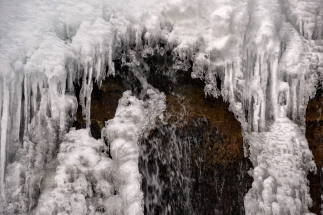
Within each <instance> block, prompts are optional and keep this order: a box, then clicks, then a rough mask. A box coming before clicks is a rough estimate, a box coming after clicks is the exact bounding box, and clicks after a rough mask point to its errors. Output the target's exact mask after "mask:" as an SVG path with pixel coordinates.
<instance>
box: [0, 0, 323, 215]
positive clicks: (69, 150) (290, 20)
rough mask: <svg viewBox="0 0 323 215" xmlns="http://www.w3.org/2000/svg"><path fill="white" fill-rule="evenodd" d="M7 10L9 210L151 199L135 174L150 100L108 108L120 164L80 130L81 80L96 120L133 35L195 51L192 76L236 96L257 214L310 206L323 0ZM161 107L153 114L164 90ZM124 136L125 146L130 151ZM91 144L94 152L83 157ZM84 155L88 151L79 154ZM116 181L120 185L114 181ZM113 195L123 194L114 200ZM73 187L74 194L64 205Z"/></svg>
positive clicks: (3, 171) (4, 158)
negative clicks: (105, 86) (308, 126)
mask: <svg viewBox="0 0 323 215" xmlns="http://www.w3.org/2000/svg"><path fill="white" fill-rule="evenodd" d="M0 20H1V26H0V38H1V39H0V64H1V72H0V107H1V108H0V120H1V122H0V132H1V133H0V145H1V147H0V192H1V201H0V202H1V205H0V208H1V209H0V213H3V214H28V213H34V212H35V213H39V214H42V213H43V212H42V209H41V208H40V207H41V205H45V206H44V207H47V206H48V207H49V206H50V208H52V214H82V213H81V212H80V210H81V211H84V210H85V209H84V210H83V209H82V208H83V207H85V205H86V207H87V209H86V211H87V212H86V214H96V213H99V212H103V211H102V210H103V209H102V210H101V211H100V209H99V208H100V207H101V206H102V208H104V210H107V211H114V212H113V213H116V214H121V213H123V214H142V213H143V211H142V209H141V204H142V203H141V201H142V196H141V195H142V194H141V193H140V192H139V187H138V186H139V184H138V183H139V181H140V180H137V181H136V183H137V182H138V183H137V184H133V185H131V184H129V183H128V182H129V181H127V180H128V179H129V178H131V177H134V178H140V176H139V175H138V171H137V166H136V165H137V164H138V163H137V158H138V156H139V155H138V153H137V152H136V150H137V147H138V146H137V145H136V140H137V139H138V136H137V135H139V134H140V133H141V132H143V130H145V129H144V127H145V126H146V125H147V123H143V119H142V117H144V116H143V115H145V113H146V112H145V111H146V110H147V107H145V105H144V104H143V103H141V102H140V101H139V100H138V101H137V100H136V99H135V98H133V97H131V96H130V95H129V93H126V94H125V95H124V98H123V99H121V101H120V107H119V108H120V109H121V108H122V107H123V108H124V111H125V112H126V113H128V112H127V111H126V110H128V109H127V108H130V107H132V106H131V105H130V106H129V107H128V106H127V105H125V104H123V101H125V100H126V99H130V100H133V101H131V102H130V103H131V104H134V106H136V104H138V105H137V106H138V108H137V109H135V108H134V109H133V110H131V111H130V110H129V115H123V113H120V112H118V113H117V114H116V118H115V119H114V120H113V122H110V124H109V122H108V125H107V127H106V129H105V132H106V133H105V134H106V137H107V138H108V142H109V143H110V144H111V153H112V157H113V156H115V157H118V159H119V158H120V160H118V159H117V160H118V162H117V161H116V162H115V163H114V164H112V163H113V162H114V161H113V160H112V161H111V159H110V158H107V157H104V156H103V155H100V150H101V149H102V147H103V148H104V147H105V146H104V144H103V142H100V141H95V140H93V139H91V138H90V137H84V141H83V140H82V137H81V134H83V132H82V131H74V130H71V131H70V132H68V131H69V130H70V127H71V125H72V123H73V121H74V119H75V113H76V108H77V99H76V97H75V95H74V83H77V82H78V83H79V84H81V85H82V89H81V93H80V97H79V100H80V105H82V110H83V115H84V117H85V119H86V120H87V126H88V127H89V125H90V104H91V92H92V87H93V82H96V83H97V84H98V85H100V82H101V81H102V80H103V79H104V78H105V76H106V75H113V74H114V65H113V60H114V59H116V58H118V57H120V56H122V54H123V53H122V51H121V50H125V49H127V48H128V49H130V48H133V49H136V50H139V51H141V54H142V56H143V57H144V56H145V55H147V54H153V53H154V51H156V50H158V51H159V52H160V53H161V54H162V53H163V51H172V54H173V56H174V59H175V62H176V63H175V65H173V68H174V69H179V68H180V69H188V68H189V66H190V63H189V62H190V61H193V62H194V64H193V73H192V77H193V78H200V79H203V80H204V81H205V84H206V85H205V93H207V94H211V95H213V96H215V97H217V96H219V95H222V96H223V97H224V98H225V99H226V100H227V101H228V102H229V103H230V108H231V110H232V111H233V112H234V113H235V115H236V117H237V118H238V119H239V120H240V122H241V124H242V128H243V132H244V137H245V142H246V145H248V146H249V147H248V151H247V150H246V154H247V155H248V156H249V157H250V159H251V161H252V163H253V165H254V169H253V170H252V171H251V174H252V176H253V177H254V183H253V184H252V189H251V190H250V191H249V193H248V194H247V196H246V197H245V209H246V213H247V214H275V215H279V214H307V213H308V211H309V210H308V208H309V206H310V205H311V198H310V196H309V188H308V186H307V179H306V175H307V173H308V171H309V170H312V171H315V169H316V167H315V164H314V162H313V160H312V157H313V156H312V153H311V152H310V151H309V149H308V143H307V141H306V138H305V136H304V130H305V129H304V115H305V110H306V106H307V102H308V100H309V99H310V98H311V97H312V96H313V95H314V93H315V90H316V86H317V84H318V83H319V81H320V77H321V75H322V74H321V72H322V71H323V64H322V57H323V54H322V51H323V40H322V39H323V27H322V26H323V3H322V2H321V1H320V0H315V1H311V2H308V1H305V0H304V1H294V0H281V1H264V0H230V1H227V0H226V1H224V0H212V1H209V0H202V1H201V0H176V1H175V0H165V1H163V2H159V3H157V2H155V1H149V2H148V3H147V2H146V1H134V0H133V1H114V0H106V1H103V0H94V1H69V2H66V1H62V0H54V1H51V2H43V1H40V0H39V1H38V0H35V1H32V2H26V1H22V0H14V1H2V2H0ZM121 48H122V49H121ZM135 59H136V58H135V57H134V59H133V63H135V64H139V63H140V62H136V60H135ZM107 67H108V72H106V68H107ZM170 75H171V74H170ZM217 77H219V78H220V79H221V80H222V86H221V90H219V89H218V88H217V81H216V79H217ZM151 94H154V93H152V92H151ZM154 95H159V94H154ZM160 95H161V94H160ZM157 97H158V96H157ZM160 99H161V97H160ZM162 100H163V99H161V100H160V101H162ZM132 102H133V103H132ZM157 103H158V102H157ZM149 104H150V103H147V104H146V106H147V105H148V106H149ZM137 106H136V107H137ZM158 107H161V108H159V109H158ZM155 108H157V110H158V111H156V113H158V114H156V113H155V112H154V111H153V112H154V113H151V116H154V117H155V116H157V115H160V112H162V110H163V108H164V106H163V103H162V102H160V103H158V105H157V106H156V107H155ZM148 109H149V108H148ZM118 110H119V109H118ZM153 110H155V109H154V108H153ZM146 115H147V114H146ZM154 117H151V118H150V115H149V114H148V115H147V118H146V119H145V120H147V119H149V120H152V121H153V119H154ZM118 120H121V121H119V122H117V121H118ZM145 120H144V121H145ZM123 121H131V123H132V126H133V127H132V128H131V129H133V130H132V131H133V132H134V133H132V134H131V135H133V136H131V135H130V136H131V137H130V136H129V137H128V136H127V135H123V134H122V132H121V133H118V132H117V131H116V130H113V129H114V128H112V127H113V125H114V123H123ZM142 123H143V124H144V125H145V126H143V124H142ZM148 127H149V126H148ZM135 130H138V131H135ZM120 135H121V136H120ZM78 136H80V137H78ZM86 138H88V139H87V140H88V141H85V140H86ZM122 138H123V139H122ZM89 143H91V144H90V145H89ZM130 145H131V146H130ZM128 146H129V148H127V147H128ZM114 147H116V148H114ZM120 147H121V148H122V147H126V148H127V149H126V148H125V149H124V150H125V151H123V152H121V154H119V151H118V150H119V148H120ZM82 148H84V149H86V151H89V152H88V153H90V152H91V153H92V154H93V159H92V158H91V159H84V157H85V156H84V154H83V153H85V152H83V151H82V150H81V149H82ZM246 148H247V147H246ZM128 149H129V150H130V151H127V150H128ZM114 150H115V151H114ZM57 151H58V155H57V154H56V152H57ZM117 151H118V153H117ZM128 152H129V153H130V154H127V153H128ZM114 153H115V154H114ZM122 153H125V154H122ZM73 156H79V157H78V160H77V162H76V161H75V163H74V161H72V160H70V159H72V158H70V157H73ZM119 156H121V157H119ZM124 159H126V160H127V161H125V160H124ZM119 161H120V162H119ZM100 162H101V163H102V165H101V163H100ZM122 162H130V163H129V165H128V164H124V163H122ZM123 165H125V166H123ZM129 166H132V167H131V170H130V169H129V172H127V171H128V170H127V168H128V167H129ZM64 168H65V169H64ZM105 168H111V169H113V171H112V170H111V171H110V172H109V171H108V170H106V169H105ZM129 168H130V167H129ZM132 168H133V169H132ZM132 170H134V172H132ZM122 171H125V172H123V173H120V172H122ZM50 173H53V174H54V175H51V174H50ZM90 173H92V174H90ZM87 174H89V175H93V178H91V179H88V177H90V176H88V177H87ZM58 175H64V177H65V178H64V177H62V178H60V177H58ZM125 175H127V176H125ZM53 177H54V178H55V183H53V180H50V178H53ZM128 177H129V178H128ZM103 178H104V179H103ZM109 180H110V181H109ZM111 180H114V181H113V183H112V182H111ZM91 183H93V184H96V185H95V190H96V191H97V193H98V194H100V193H101V196H99V197H97V198H98V199H96V200H94V195H93V194H91V193H88V191H87V186H89V184H91ZM129 186H131V188H129ZM128 188H129V189H132V190H134V193H135V194H134V195H133V196H132V194H133V193H132V192H128V191H127V189H128ZM114 190H119V191H120V193H119V194H118V195H112V194H113V193H114V192H115V191H114ZM45 193H48V195H50V196H53V198H52V199H51V200H48V199H46V195H45ZM110 195H112V196H115V197H114V198H115V199H118V198H119V199H121V200H113V201H115V202H117V203H115V204H113V206H111V204H112V203H111V204H110V203H109V201H112V200H109V199H110ZM85 197H87V198H88V200H86V201H87V202H86V204H84V201H85V200H84V198H85ZM64 198H67V199H69V200H67V201H66V202H69V204H68V205H67V206H66V207H65V206H62V207H55V205H58V204H59V202H60V201H65V200H64ZM54 200H55V201H56V202H50V201H54ZM38 201H39V204H38ZM93 202H96V203H95V204H98V205H94V203H93ZM98 202H99V203H100V204H99V203H98ZM46 205H47V206H46ZM108 205H110V206H108ZM103 206H104V207H103ZM48 207H47V208H48ZM114 207H115V208H114ZM120 207H121V208H123V209H122V212H120V211H119V212H120V213H119V212H118V210H119V209H120Z"/></svg>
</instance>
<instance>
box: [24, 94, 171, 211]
mask: <svg viewBox="0 0 323 215" xmlns="http://www.w3.org/2000/svg"><path fill="white" fill-rule="evenodd" d="M148 94H149V99H147V100H146V101H145V102H143V101H141V100H138V99H136V98H135V97H133V96H131V92H130V91H126V92H125V93H124V94H123V97H122V98H121V99H120V100H119V106H118V108H117V111H116V114H115V117H114V118H113V119H112V120H109V121H108V122H107V123H106V127H105V128H104V129H103V135H104V140H105V141H104V140H103V139H100V140H95V139H94V138H92V137H90V136H89V130H88V129H82V130H74V129H73V130H71V131H70V132H69V133H67V134H66V135H65V137H64V139H63V142H62V143H61V144H60V147H59V152H58V155H57V160H54V161H53V162H51V163H49V165H47V168H48V171H47V174H46V177H45V178H44V179H43V180H44V183H43V186H44V187H43V188H42V193H41V196H40V199H39V201H38V205H37V207H36V208H35V209H34V210H33V213H34V214H39V215H50V214H52V215H54V214H61V215H63V214H71V215H72V214H73V215H82V214H84V215H85V214H89V215H95V214H102V213H103V214H116V215H118V214H120V215H121V214H125V215H140V214H143V208H142V204H143V193H142V191H141V190H140V186H141V175H140V174H139V170H138V159H139V146H138V138H139V137H140V136H141V135H142V133H143V132H144V131H146V129H148V128H150V127H151V126H153V125H154V123H155V120H156V119H157V118H160V119H162V113H163V111H164V109H165V96H164V95H163V94H157V93H155V92H154V91H152V90H148ZM105 142H106V143H107V145H106V144H105ZM109 155H111V157H109ZM27 156H32V154H28V155H27ZM55 162H56V163H55ZM55 167H56V172H55ZM54 172H55V173H54ZM31 177H32V176H31Z"/></svg>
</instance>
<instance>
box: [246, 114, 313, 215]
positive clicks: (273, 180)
mask: <svg viewBox="0 0 323 215" xmlns="http://www.w3.org/2000/svg"><path fill="white" fill-rule="evenodd" d="M247 138H250V139H249V141H250V159H251V161H252V162H253V165H254V169H253V171H252V175H253V177H254V180H255V181H254V182H253V184H252V189H251V190H249V192H248V194H247V195H246V197H245V207H246V208H245V209H246V214H257V213H258V214H288V213H290V214H305V213H306V212H308V207H309V206H311V204H312V200H311V198H310V197H309V193H308V192H309V188H308V187H307V184H308V181H307V179H306V174H307V172H308V171H310V170H312V171H314V170H315V169H316V166H315V163H314V161H313V160H312V158H313V155H312V153H311V152H310V150H309V148H308V143H307V141H306V139H305V137H304V135H303V134H302V132H301V131H300V129H299V128H298V126H297V125H296V124H295V123H293V122H292V121H291V120H290V119H288V118H286V117H285V116H283V117H282V118H278V119H277V120H276V121H275V122H274V123H273V124H272V125H271V127H270V128H269V131H268V132H263V133H260V134H259V133H251V134H250V135H249V136H248V137H247ZM278 211H281V212H278Z"/></svg>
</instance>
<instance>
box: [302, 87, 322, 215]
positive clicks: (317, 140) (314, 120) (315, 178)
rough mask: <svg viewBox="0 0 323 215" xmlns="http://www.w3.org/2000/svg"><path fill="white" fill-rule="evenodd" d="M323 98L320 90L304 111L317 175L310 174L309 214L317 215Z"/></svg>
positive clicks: (320, 167)
mask: <svg viewBox="0 0 323 215" xmlns="http://www.w3.org/2000/svg"><path fill="white" fill-rule="evenodd" d="M322 113H323V96H322V90H318V91H317V92H316V95H315V97H314V99H312V100H311V101H310V102H309V103H308V106H307V110H306V138H307V140H308V143H309V147H310V150H311V151H312V153H313V155H314V161H315V164H316V166H317V174H313V173H310V174H309V175H308V179H309V181H310V189H311V197H312V199H313V206H312V208H311V212H313V213H315V214H319V212H320V210H321V203H322V201H321V193H322V190H321V189H322V186H321V184H322V176H323V175H322V167H323V115H322Z"/></svg>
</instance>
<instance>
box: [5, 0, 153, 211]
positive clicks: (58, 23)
mask: <svg viewBox="0 0 323 215" xmlns="http://www.w3.org/2000/svg"><path fill="white" fill-rule="evenodd" d="M157 6H158V4H157V3H156V2H154V1H149V2H146V1H139V2H138V1H126V2H124V1H122V2H120V1H101V0H95V1H61V0H57V1H56V0H55V1H38V0H35V1H22V0H14V1H1V2H0V20H1V22H0V23H1V24H0V64H1V69H0V107H1V108H0V120H1V123H0V130H1V135H0V137H1V138H0V143H1V147H0V170H1V171H0V193H1V199H2V200H1V201H0V202H1V203H2V204H5V203H4V202H5V199H6V200H7V199H11V197H12V196H11V195H12V193H11V192H10V191H9V190H10V189H11V188H10V187H7V188H6V187H5V180H6V179H5V178H6V177H5V171H6V169H7V172H10V171H11V169H10V168H9V167H8V163H9V162H13V161H14V160H16V161H18V160H23V159H25V158H23V157H24V156H25V154H19V153H17V149H18V148H21V150H23V149H22V148H23V147H24V146H23V139H24V137H28V136H32V135H33V132H37V131H34V129H35V128H37V129H38V128H41V127H43V126H45V127H44V129H45V130H52V131H55V132H54V133H55V135H56V136H55V138H54V139H55V143H53V144H54V148H57V146H58V143H59V142H60V141H61V140H60V139H61V138H62V136H63V135H64V133H65V132H66V131H67V130H68V128H69V126H70V125H68V124H69V121H68V120H69V119H70V118H71V121H73V120H74V114H75V112H73V111H69V109H68V108H66V106H68V105H69V104H70V102H71V101H70V100H72V101H73V102H74V104H73V105H74V106H75V107H77V105H76V104H75V102H76V98H75V96H74V93H73V91H74V86H73V82H78V80H79V78H82V90H81V93H80V104H81V105H82V106H83V109H82V110H83V114H84V116H85V117H86V119H87V125H88V126H89V117H90V102H91V97H90V95H91V91H92V84H93V83H92V79H94V80H95V81H96V82H97V83H98V84H100V81H101V80H102V79H103V78H104V77H105V75H106V66H108V67H109V72H108V73H109V74H113V73H114V66H113V63H112V59H113V52H114V49H115V47H116V46H118V45H120V41H121V39H122V40H123V41H124V43H125V44H127V43H129V42H130V41H129V39H134V37H131V36H132V33H133V32H134V31H133V28H137V29H142V27H143V26H142V25H143V24H142V23H145V19H146V21H149V22H153V21H151V20H150V17H151V15H150V10H147V11H146V12H145V13H144V14H143V13H142V11H141V10H142V8H143V7H145V8H150V9H151V11H153V10H154V8H155V7H157ZM130 11H131V13H130ZM155 22H156V20H155ZM153 26H154V25H152V27H151V28H146V29H147V30H148V31H149V30H151V31H152V32H154V31H155V28H154V27H153ZM157 29H158V28H157ZM128 34H129V37H128V36H127V35H128ZM137 37H141V34H138V35H137ZM148 38H149V37H148ZM36 115H39V118H42V117H43V116H46V117H47V119H46V120H47V121H50V123H49V124H46V125H43V124H41V122H42V120H36V117H35V116H36ZM46 117H45V118H46ZM42 138H43V140H46V141H47V142H50V139H51V137H50V136H45V135H44V136H42ZM40 139H41V138H40ZM34 144H36V143H34ZM36 145H38V144H36ZM35 147H36V148H37V146H35ZM41 147H43V146H41ZM41 147H38V148H41ZM45 148H48V147H47V146H46V147H45ZM42 153H43V154H47V151H44V152H42ZM14 157H15V158H14ZM9 158H10V160H9ZM21 162H22V161H21ZM43 165H45V164H43ZM23 171H25V167H23ZM23 171H22V172H23ZM8 177H10V176H8ZM39 177H40V178H42V177H41V176H39ZM40 178H39V179H38V181H39V180H40ZM26 183H27V182H26ZM38 183H39V182H38ZM17 186H18V185H17ZM28 187H34V186H33V185H32V184H29V185H28ZM5 189H7V191H5ZM24 189H25V188H24ZM26 189H27V188H26ZM8 195H9V196H8ZM28 198H29V197H26V199H23V200H19V201H23V202H24V201H27V202H28V201H29V200H28ZM17 201H18V200H17ZM24 204H27V203H26V202H25V203H24ZM28 204H29V203H28ZM32 206H33V204H32V205H30V206H26V208H29V207H32ZM3 207H4V206H0V213H3V212H1V211H2V210H3ZM23 210H24V209H23Z"/></svg>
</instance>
